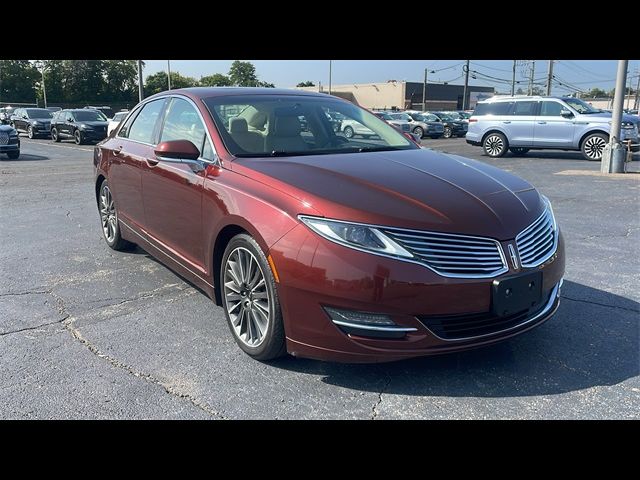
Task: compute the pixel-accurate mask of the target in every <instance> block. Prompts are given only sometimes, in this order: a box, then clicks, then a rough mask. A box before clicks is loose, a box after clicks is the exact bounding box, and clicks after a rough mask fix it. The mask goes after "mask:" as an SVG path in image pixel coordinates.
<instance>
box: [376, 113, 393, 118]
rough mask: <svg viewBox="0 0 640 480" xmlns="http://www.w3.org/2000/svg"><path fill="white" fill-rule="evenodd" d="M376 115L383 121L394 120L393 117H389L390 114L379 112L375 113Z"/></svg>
mask: <svg viewBox="0 0 640 480" xmlns="http://www.w3.org/2000/svg"><path fill="white" fill-rule="evenodd" d="M374 115H376V116H377V117H378V118H381V119H383V120H393V118H391V115H389V114H388V113H382V112H378V113H375V114H374Z"/></svg>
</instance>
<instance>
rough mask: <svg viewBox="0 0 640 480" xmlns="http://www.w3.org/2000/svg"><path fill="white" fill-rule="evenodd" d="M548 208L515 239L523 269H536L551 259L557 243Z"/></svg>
mask: <svg viewBox="0 0 640 480" xmlns="http://www.w3.org/2000/svg"><path fill="white" fill-rule="evenodd" d="M551 215H552V214H551V211H550V210H549V208H547V209H545V211H544V212H543V213H542V215H540V217H538V218H537V219H536V221H535V222H533V223H532V224H531V225H529V226H528V227H527V228H525V229H524V230H523V231H522V232H520V233H519V234H518V236H517V237H516V246H517V247H518V255H519V257H520V263H521V265H522V266H523V267H537V266H538V265H540V264H542V263H544V262H545V261H546V260H547V259H548V258H550V257H551V255H552V254H553V252H554V251H555V249H556V246H557V243H558V232H557V231H556V230H555V229H554V224H553V218H552V217H551Z"/></svg>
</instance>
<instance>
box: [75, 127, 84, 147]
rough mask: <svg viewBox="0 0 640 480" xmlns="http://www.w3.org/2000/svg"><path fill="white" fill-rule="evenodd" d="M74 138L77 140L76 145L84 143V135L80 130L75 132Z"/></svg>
mask: <svg viewBox="0 0 640 480" xmlns="http://www.w3.org/2000/svg"><path fill="white" fill-rule="evenodd" d="M73 139H74V140H75V142H76V145H82V144H83V143H84V135H82V132H81V131H80V130H76V131H75V132H73Z"/></svg>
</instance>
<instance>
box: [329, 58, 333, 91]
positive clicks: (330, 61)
mask: <svg viewBox="0 0 640 480" xmlns="http://www.w3.org/2000/svg"><path fill="white" fill-rule="evenodd" d="M331 63H332V60H329V95H331V67H332V65H331Z"/></svg>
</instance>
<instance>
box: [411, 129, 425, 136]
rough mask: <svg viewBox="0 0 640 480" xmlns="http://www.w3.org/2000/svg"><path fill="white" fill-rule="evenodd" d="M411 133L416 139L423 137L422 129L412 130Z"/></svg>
mask: <svg viewBox="0 0 640 480" xmlns="http://www.w3.org/2000/svg"><path fill="white" fill-rule="evenodd" d="M413 133H415V134H416V135H417V136H418V138H422V137H424V129H423V128H422V127H416V128H414V129H413Z"/></svg>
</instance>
